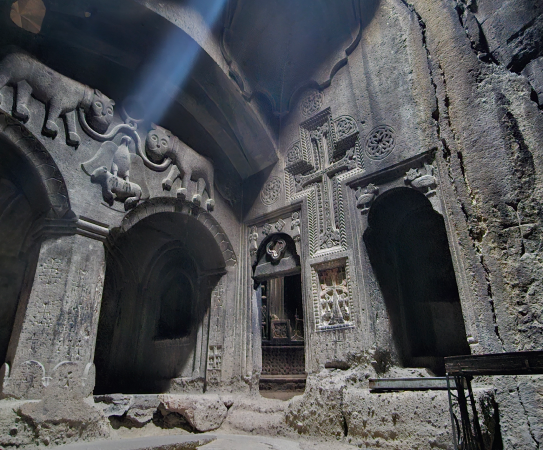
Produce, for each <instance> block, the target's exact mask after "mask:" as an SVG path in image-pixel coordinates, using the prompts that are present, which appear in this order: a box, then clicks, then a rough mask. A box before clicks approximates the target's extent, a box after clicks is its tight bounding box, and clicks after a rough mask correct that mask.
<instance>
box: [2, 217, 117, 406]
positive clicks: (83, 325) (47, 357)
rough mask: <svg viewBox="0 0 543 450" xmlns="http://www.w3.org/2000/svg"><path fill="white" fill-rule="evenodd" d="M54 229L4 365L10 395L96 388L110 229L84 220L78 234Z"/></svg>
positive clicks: (83, 393)
mask: <svg viewBox="0 0 543 450" xmlns="http://www.w3.org/2000/svg"><path fill="white" fill-rule="evenodd" d="M53 228H54V230H55V232H54V233H53V232H52V231H51V229H47V227H44V229H45V232H46V233H47V234H48V236H47V237H46V238H45V240H44V241H43V243H42V245H41V248H40V254H39V259H38V265H37V268H36V273H35V276H34V281H33V285H32V290H31V293H30V296H29V298H28V302H27V304H26V305H20V306H19V308H20V310H19V312H18V316H17V322H18V323H16V325H15V328H14V329H15V330H16V331H14V333H13V336H12V338H11V342H10V348H9V350H8V355H7V358H6V360H7V361H8V362H7V363H6V365H5V367H4V372H5V373H4V383H3V393H4V394H6V395H8V396H10V397H16V398H27V399H36V398H43V397H44V396H45V395H47V394H48V393H49V392H51V393H52V392H58V391H59V390H61V391H64V392H66V393H70V394H72V395H73V394H75V395H81V396H88V395H90V394H91V393H92V390H93V388H94V365H93V359H94V348H95V342H96V332H97V327H98V318H99V313H100V301H101V298H102V289H103V283H104V275H105V250H104V245H103V243H102V242H101V241H103V240H104V239H105V235H107V232H108V230H107V228H105V227H103V226H100V225H97V224H94V223H90V222H87V221H83V220H81V219H80V220H78V221H77V222H75V221H74V222H72V229H71V233H74V232H76V233H78V234H75V235H74V234H72V235H68V236H67V235H64V236H58V230H59V228H58V227H53ZM42 230H43V229H42ZM69 231H70V230H68V232H69ZM64 233H66V229H65V230H64Z"/></svg>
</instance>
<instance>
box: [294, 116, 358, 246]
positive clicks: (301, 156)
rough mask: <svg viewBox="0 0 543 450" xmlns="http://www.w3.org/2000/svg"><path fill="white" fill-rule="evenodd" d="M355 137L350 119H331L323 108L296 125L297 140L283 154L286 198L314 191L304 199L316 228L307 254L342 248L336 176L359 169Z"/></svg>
mask: <svg viewBox="0 0 543 450" xmlns="http://www.w3.org/2000/svg"><path fill="white" fill-rule="evenodd" d="M358 134H359V132H358V128H357V126H356V122H355V121H354V119H352V118H351V117H348V116H341V117H339V118H338V119H336V120H332V116H331V112H330V108H327V109H325V110H324V111H321V112H320V113H318V114H317V115H315V116H314V117H312V118H310V119H308V120H306V121H305V122H303V123H302V124H301V125H300V137H301V140H300V142H299V143H295V144H294V145H293V146H292V147H291V149H290V150H289V153H288V154H287V158H286V161H287V165H286V167H285V170H286V173H287V184H289V185H290V189H289V188H287V198H290V199H291V200H294V199H295V198H297V197H298V196H299V195H302V193H307V192H309V190H310V189H311V188H314V189H315V198H314V199H313V198H312V197H311V196H309V197H308V200H309V205H308V206H309V208H311V209H313V211H310V213H316V216H317V217H315V219H317V220H316V221H314V222H315V223H314V225H313V226H318V229H317V230H314V231H313V233H312V236H314V238H315V243H313V245H311V243H310V247H312V248H311V249H310V253H311V254H314V253H316V252H318V251H330V250H331V249H335V248H341V247H342V246H345V245H346V243H345V242H341V233H342V231H341V230H342V228H343V225H342V223H343V221H344V217H343V206H342V202H343V198H342V192H341V189H340V187H339V184H340V183H339V180H338V177H339V176H340V175H342V174H344V173H347V172H349V171H351V170H353V169H357V168H358V169H359V170H362V167H363V163H362V155H361V145H360V140H359V136H358ZM289 194H290V195H289ZM317 223H318V225H317ZM310 238H311V236H310Z"/></svg>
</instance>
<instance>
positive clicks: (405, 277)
mask: <svg viewBox="0 0 543 450" xmlns="http://www.w3.org/2000/svg"><path fill="white" fill-rule="evenodd" d="M364 242H365V244H366V248H367V251H368V255H369V258H370V262H371V265H372V268H373V270H374V273H375V276H376V277H377V280H378V282H379V286H380V288H381V292H382V294H383V297H384V301H385V304H386V308H387V311H388V314H389V317H390V323H391V326H392V334H393V338H394V342H395V345H396V349H397V350H398V353H399V355H400V358H401V361H402V364H403V365H404V366H406V367H426V368H429V369H431V370H433V371H434V372H435V373H438V374H442V373H444V365H443V357H445V356H453V355H461V354H469V347H468V344H467V340H466V331H465V327H464V320H463V316H462V310H461V305H460V298H459V293H458V287H457V284H456V278H455V273H454V268H453V263H452V259H451V254H450V250H449V245H448V241H447V234H446V230H445V223H444V220H443V217H442V216H441V215H440V214H439V213H437V212H436V211H435V210H434V209H433V207H432V205H431V203H430V201H429V200H428V199H427V198H426V197H425V196H424V195H423V194H421V193H420V192H418V191H416V190H414V189H409V188H396V189H391V190H389V191H387V192H385V193H383V194H381V195H380V196H378V197H377V199H376V200H375V202H374V203H373V205H372V207H371V209H370V211H369V213H368V228H367V229H366V231H365V233H364Z"/></svg>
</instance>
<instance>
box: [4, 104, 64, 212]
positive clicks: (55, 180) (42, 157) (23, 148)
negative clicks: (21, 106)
mask: <svg viewBox="0 0 543 450" xmlns="http://www.w3.org/2000/svg"><path fill="white" fill-rule="evenodd" d="M0 140H2V141H4V142H5V143H6V144H7V145H8V146H10V147H11V148H13V149H15V150H16V151H17V153H18V154H17V155H16V158H18V159H19V160H22V163H23V164H25V165H27V166H28V167H29V168H30V170H31V171H32V172H33V173H34V174H35V180H37V182H36V183H34V180H21V185H22V188H23V190H25V191H26V192H25V194H27V197H29V198H32V199H33V201H34V203H35V204H36V205H38V206H39V207H41V208H43V206H44V204H43V201H44V200H45V201H46V204H47V206H49V208H50V213H51V214H52V216H53V217H52V218H57V219H60V218H63V217H64V216H65V215H66V213H68V211H69V210H70V201H69V198H68V189H67V187H66V183H65V182H64V178H63V177H62V174H61V172H60V170H59V168H58V167H57V165H56V163H55V161H54V160H53V158H52V157H51V155H50V154H49V152H48V151H47V150H46V149H45V147H44V145H43V144H42V143H41V142H40V141H39V140H38V138H36V137H35V136H34V134H32V133H31V132H30V131H28V129H27V128H26V127H25V126H24V125H23V124H21V123H20V122H19V121H17V120H15V119H13V118H12V117H11V116H9V115H8V114H6V113H4V112H2V111H0ZM4 157H5V155H2V158H4ZM19 163H20V161H19ZM29 191H32V193H33V195H29ZM40 192H44V193H45V195H41V193H40Z"/></svg>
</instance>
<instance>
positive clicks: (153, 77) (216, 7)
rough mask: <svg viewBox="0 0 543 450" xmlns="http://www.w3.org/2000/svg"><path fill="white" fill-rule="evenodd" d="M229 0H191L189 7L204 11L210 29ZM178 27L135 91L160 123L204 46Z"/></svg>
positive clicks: (159, 49) (151, 116)
mask: <svg viewBox="0 0 543 450" xmlns="http://www.w3.org/2000/svg"><path fill="white" fill-rule="evenodd" d="M227 1H228V0H189V1H188V2H187V7H188V8H192V9H193V10H195V11H197V12H198V13H200V15H201V16H202V18H203V20H204V22H205V24H206V25H207V27H208V29H209V30H211V29H212V28H213V26H214V25H215V23H216V21H217V20H218V18H219V16H220V13H221V11H222V10H223V8H224V5H225V4H226V2H227ZM183 35H184V33H183V32H181V31H180V30H179V29H178V28H177V27H175V28H174V29H173V30H172V32H171V33H170V35H169V36H167V37H166V39H165V41H164V42H163V43H162V44H161V45H160V46H159V47H157V49H156V56H155V58H154V59H153V60H152V61H151V63H150V64H149V66H148V67H147V70H146V71H145V72H144V76H143V78H142V81H141V82H140V84H139V86H138V89H137V91H136V93H135V97H136V98H139V100H140V101H141V104H142V105H143V106H144V109H145V111H146V114H145V115H146V118H148V119H151V120H153V121H155V122H159V121H160V119H161V118H162V117H163V116H164V114H165V113H166V111H167V110H168V108H169V106H170V104H171V103H172V102H173V101H174V100H175V93H176V92H177V91H178V90H179V89H182V87H183V85H184V84H185V82H186V81H187V80H188V77H189V76H190V73H191V70H192V68H193V66H194V64H195V62H196V58H197V56H198V54H199V52H200V50H201V47H200V46H199V45H198V44H197V43H196V42H195V41H194V40H193V39H192V38H190V37H188V36H183Z"/></svg>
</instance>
